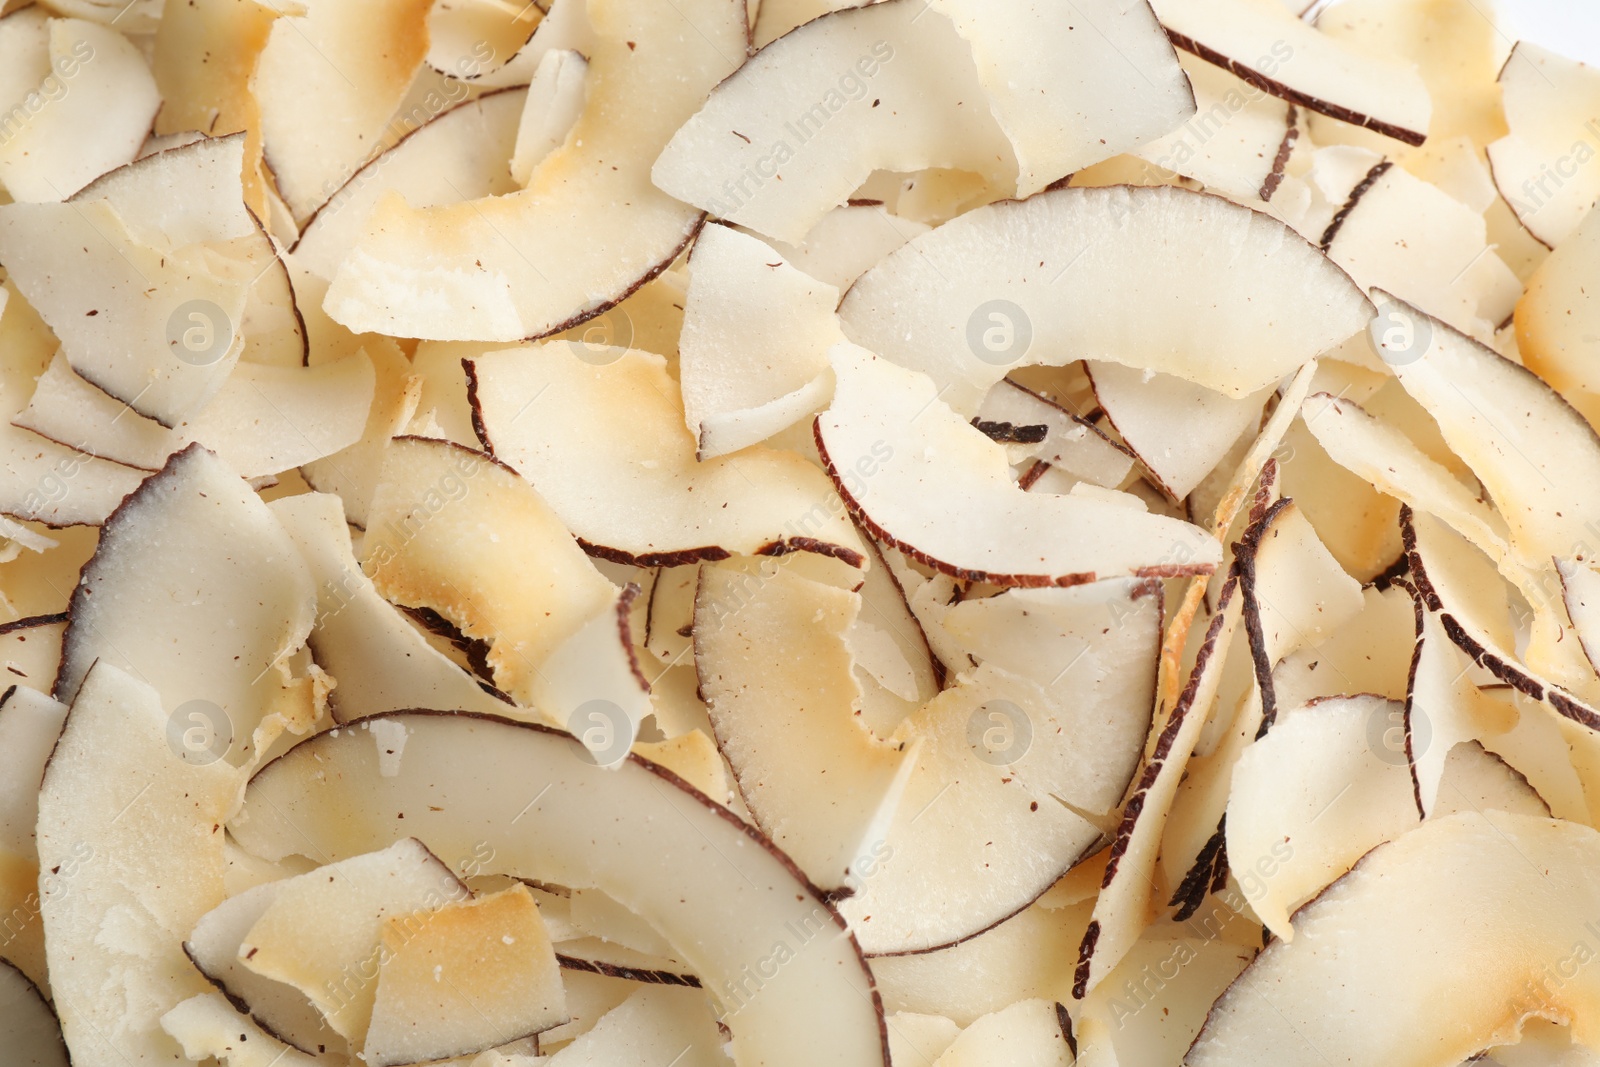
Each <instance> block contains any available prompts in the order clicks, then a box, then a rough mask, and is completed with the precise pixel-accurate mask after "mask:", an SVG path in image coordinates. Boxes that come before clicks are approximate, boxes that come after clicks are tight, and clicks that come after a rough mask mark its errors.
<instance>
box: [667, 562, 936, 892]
mask: <svg viewBox="0 0 1600 1067" xmlns="http://www.w3.org/2000/svg"><path fill="white" fill-rule="evenodd" d="M860 610H861V599H860V597H858V596H857V595H856V594H854V593H850V592H847V591H845V590H842V589H838V588H835V587H833V586H828V585H823V584H821V583H819V582H814V581H811V580H809V579H807V578H804V577H801V576H800V575H798V574H796V573H794V571H793V569H792V568H789V567H784V566H782V565H781V564H778V563H775V562H757V561H748V562H745V563H736V562H730V563H724V564H707V565H705V566H703V567H701V568H700V585H699V592H698V594H697V595H696V598H695V614H694V663H695V669H696V671H697V672H698V675H699V679H700V693H701V695H702V696H703V697H704V699H705V702H706V709H707V711H708V712H709V713H710V716H711V725H712V727H713V729H714V730H715V731H716V737H717V744H718V747H719V748H720V749H721V750H722V752H723V754H724V755H725V756H726V757H727V759H728V762H729V764H731V765H732V767H733V771H734V777H735V778H736V779H737V781H738V783H739V791H740V794H741V795H742V796H743V797H744V800H745V803H746V804H747V805H749V808H750V812H751V814H752V815H754V816H755V820H756V825H758V826H760V827H761V828H762V829H763V830H764V831H765V832H766V833H767V834H769V835H770V836H771V837H772V840H773V842H774V843H775V844H776V845H778V846H779V847H780V848H782V849H783V850H784V851H785V852H786V853H788V854H789V855H790V856H792V857H793V858H794V861H795V863H796V864H797V865H798V866H799V867H800V869H801V870H803V871H805V872H806V874H807V876H808V877H809V878H810V879H811V880H812V881H813V882H815V883H816V884H817V885H819V886H821V887H823V888H824V889H839V888H841V887H844V886H846V885H848V884H850V883H851V881H852V879H855V880H859V879H861V878H863V877H864V876H865V875H866V873H867V872H866V871H865V870H864V868H871V867H874V866H875V865H876V858H875V856H874V855H873V849H874V847H875V846H881V839H882V837H883V834H884V832H885V830H886V829H887V824H888V822H889V819H890V818H891V817H892V815H893V812H894V810H895V806H896V804H897V803H898V801H899V798H900V792H901V790H903V789H904V788H905V785H906V778H907V774H908V773H909V770H910V768H909V766H908V758H909V757H908V756H907V755H906V753H905V751H904V746H903V745H896V744H892V743H890V742H887V741H882V740H879V739H878V738H876V737H874V736H873V735H872V733H871V731H870V730H868V729H867V726H866V724H865V723H864V722H863V721H862V720H861V718H860V708H861V690H860V687H859V685H858V684H857V682H856V680H855V676H854V673H853V667H854V658H853V657H852V655H851V653H850V648H849V645H848V643H847V640H846V637H847V634H848V631H849V629H850V627H851V625H852V624H853V623H854V622H855V621H856V618H857V613H858V612H859V611H860Z"/></svg>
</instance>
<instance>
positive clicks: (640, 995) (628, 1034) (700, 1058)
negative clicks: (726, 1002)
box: [549, 986, 728, 1067]
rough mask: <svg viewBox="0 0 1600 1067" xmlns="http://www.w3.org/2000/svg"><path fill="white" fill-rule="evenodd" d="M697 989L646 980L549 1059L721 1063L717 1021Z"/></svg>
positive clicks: (576, 1066) (595, 1066)
mask: <svg viewBox="0 0 1600 1067" xmlns="http://www.w3.org/2000/svg"><path fill="white" fill-rule="evenodd" d="M703 1001H704V997H703V996H702V995H701V994H700V993H699V992H697V991H693V990H682V989H673V988H671V987H663V986H644V987H642V988H639V989H637V990H635V991H633V992H632V993H630V994H628V996H627V999H626V1000H624V1001H622V1003H620V1004H618V1005H617V1006H616V1007H614V1008H612V1009H611V1010H609V1011H607V1012H606V1013H605V1014H604V1015H602V1016H601V1017H600V1020H599V1021H598V1022H597V1023H596V1024H595V1025H594V1028H593V1029H591V1030H589V1031H587V1032H586V1033H583V1034H580V1035H579V1036H578V1037H577V1039H576V1040H574V1041H573V1042H572V1043H571V1044H570V1045H567V1046H566V1047H565V1048H562V1049H560V1050H558V1051H557V1052H556V1053H555V1054H554V1055H552V1056H551V1057H550V1059H549V1063H550V1065H551V1067H607V1065H609V1064H623V1063H627V1064H633V1063H639V1064H648V1063H671V1062H672V1061H673V1057H674V1056H676V1057H677V1067H721V1065H722V1064H724V1063H726V1062H727V1061H728V1051H727V1046H726V1045H725V1044H724V1038H723V1035H722V1034H721V1033H720V1032H719V1030H718V1021H717V1020H716V1019H715V1018H714V1017H713V1015H712V1013H711V1012H710V1011H709V1010H707V1009H706V1007H705V1006H704V1004H703Z"/></svg>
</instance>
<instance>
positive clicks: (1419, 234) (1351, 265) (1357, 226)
mask: <svg viewBox="0 0 1600 1067" xmlns="http://www.w3.org/2000/svg"><path fill="white" fill-rule="evenodd" d="M1373 173H1374V174H1376V176H1375V177H1372V178H1371V180H1370V181H1367V182H1363V183H1362V186H1361V188H1360V190H1359V195H1358V196H1353V197H1352V198H1351V199H1350V200H1349V201H1348V202H1347V203H1346V204H1345V206H1344V207H1343V208H1342V209H1341V210H1340V211H1339V213H1338V214H1337V215H1336V216H1335V217H1334V220H1333V221H1332V222H1330V224H1329V225H1328V227H1327V229H1326V230H1325V231H1324V232H1323V239H1322V248H1323V250H1324V251H1326V252H1327V253H1328V258H1329V259H1331V260H1333V261H1334V262H1335V263H1337V264H1338V265H1339V266H1341V267H1343V268H1344V270H1345V271H1346V272H1347V273H1348V274H1349V275H1350V277H1351V278H1353V279H1355V282H1356V284H1357V285H1359V286H1360V287H1361V288H1362V290H1363V291H1370V290H1372V289H1374V288H1376V289H1384V290H1389V291H1390V292H1393V293H1397V294H1399V295H1400V296H1401V297H1403V298H1404V299H1405V300H1407V301H1409V302H1410V303H1411V304H1414V305H1415V306H1417V307H1419V308H1421V309H1423V310H1425V311H1427V312H1428V313H1429V314H1431V315H1435V316H1437V317H1438V318H1440V319H1443V320H1444V321H1446V322H1448V323H1450V324H1451V325H1452V326H1454V327H1455V328H1456V329H1458V330H1463V331H1465V332H1467V333H1470V334H1472V335H1473V336H1475V337H1480V338H1484V339H1488V338H1490V337H1492V336H1493V334H1494V329H1495V327H1496V326H1497V325H1499V323H1500V322H1501V321H1503V320H1504V319H1505V318H1506V316H1508V315H1510V314H1511V311H1512V309H1513V308H1514V307H1515V305H1516V302H1517V297H1519V296H1520V295H1521V291H1522V285H1521V283H1520V282H1519V281H1518V280H1517V276H1516V275H1515V274H1513V273H1512V272H1511V268H1509V267H1507V266H1506V265H1505V263H1504V262H1503V261H1502V260H1501V259H1500V257H1499V256H1497V255H1495V254H1494V251H1493V250H1492V249H1491V248H1490V246H1489V243H1488V229H1487V227H1486V225H1485V224H1484V221H1483V215H1482V214H1481V213H1479V212H1477V211H1474V210H1473V209H1472V208H1470V207H1468V206H1467V205H1465V204H1463V203H1461V201H1459V200H1457V199H1456V198H1455V197H1453V196H1450V195H1449V194H1448V193H1446V192H1444V191H1443V190H1441V189H1439V188H1438V187H1437V186H1435V185H1432V184H1430V183H1429V182H1426V181H1423V180H1422V179H1421V178H1418V177H1415V176H1414V175H1412V174H1411V173H1410V172H1408V171H1407V170H1405V169H1404V168H1402V167H1393V166H1383V169H1382V171H1381V173H1380V172H1377V171H1376V170H1374V172H1373ZM1388 310H1389V309H1388V308H1386V307H1385V308H1383V309H1381V311H1380V314H1382V313H1384V312H1387V311H1388ZM1385 336H1387V333H1385ZM1386 353H1387V354H1386ZM1379 355H1380V356H1382V357H1383V358H1384V359H1385V360H1386V361H1389V362H1400V361H1403V360H1405V359H1407V358H1408V357H1409V356H1410V355H1411V353H1409V352H1404V351H1393V352H1389V351H1388V350H1387V349H1386V350H1385V351H1383V352H1379Z"/></svg>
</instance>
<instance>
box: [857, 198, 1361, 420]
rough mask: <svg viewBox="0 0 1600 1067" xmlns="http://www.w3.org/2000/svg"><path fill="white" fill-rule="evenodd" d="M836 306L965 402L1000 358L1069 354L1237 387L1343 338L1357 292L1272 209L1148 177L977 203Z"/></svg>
mask: <svg viewBox="0 0 1600 1067" xmlns="http://www.w3.org/2000/svg"><path fill="white" fill-rule="evenodd" d="M1022 235H1027V236H1026V237H1024V236H1022ZM958 286H959V288H958ZM1290 307H1293V308H1296V309H1297V311H1296V313H1295V314H1293V315H1290V314H1287V313H1286V309H1287V308H1290ZM839 313H840V318H841V320H842V321H843V323H844V328H845V333H846V334H848V335H849V336H850V338H851V339H852V340H854V341H855V342H856V343H858V344H860V345H862V346H864V347H866V348H868V349H870V350H872V351H874V352H876V353H878V354H879V355H881V356H884V357H886V358H888V359H891V360H893V361H895V362H896V363H899V364H901V365H902V366H905V367H909V368H911V369H913V370H920V371H923V372H925V373H927V374H928V375H929V376H930V377H931V378H932V379H933V381H934V385H935V386H937V387H939V388H940V389H942V390H943V393H942V397H943V399H944V400H945V402H946V403H948V404H950V405H951V406H952V407H953V408H955V409H956V411H958V412H960V413H963V414H971V413H972V412H973V411H975V410H976V408H977V405H978V403H979V401H980V400H981V398H982V396H983V393H984V392H986V391H987V390H988V389H989V387H990V386H992V385H993V384H994V383H995V382H997V381H999V380H1000V379H1001V378H1002V377H1004V376H1005V374H1006V373H1007V371H1008V370H1010V369H1012V368H1015V367H1018V366H1024V365H1027V364H1035V363H1043V364H1049V365H1060V364H1062V363H1065V362H1068V361H1070V360H1075V359H1098V360H1107V361H1110V362H1115V363H1121V364H1125V365H1127V366H1132V367H1136V368H1139V369H1141V370H1151V371H1156V372H1158V373H1163V374H1172V375H1176V376H1177V377H1180V378H1184V379H1186V380H1188V381H1191V382H1193V383H1195V384H1196V385H1201V386H1204V387H1206V388H1208V389H1213V390H1216V391H1217V392H1221V393H1224V394H1226V395H1228V396H1233V397H1245V396H1249V395H1250V394H1252V393H1255V392H1257V391H1258V390H1260V389H1263V388H1265V387H1266V386H1268V385H1275V384H1277V383H1278V381H1279V380H1280V379H1281V378H1283V376H1284V375H1286V374H1288V373H1289V372H1291V371H1293V370H1294V369H1295V368H1296V367H1299V366H1300V365H1301V364H1303V363H1305V362H1306V360H1308V359H1310V358H1312V357H1313V356H1316V355H1317V354H1318V353H1320V352H1323V351H1326V350H1328V349H1330V348H1333V347H1334V346H1335V345H1338V344H1339V343H1340V342H1342V341H1344V340H1345V339H1346V338H1349V337H1351V336H1353V335H1354V334H1355V333H1356V332H1357V331H1359V330H1360V329H1362V327H1363V325H1364V324H1365V322H1366V320H1367V318H1368V317H1369V316H1370V314H1371V305H1370V304H1369V303H1368V302H1367V300H1366V298H1365V297H1363V296H1362V295H1361V293H1360V292H1359V291H1358V290H1357V289H1356V288H1355V286H1354V284H1353V283H1352V282H1351V281H1350V279H1349V278H1348V277H1347V276H1346V275H1345V274H1344V273H1343V272H1342V271H1340V270H1339V269H1338V268H1337V267H1335V266H1334V265H1333V264H1331V263H1329V262H1328V261H1327V259H1326V258H1324V257H1323V256H1321V255H1319V254H1318V253H1317V252H1316V250H1315V249H1313V248H1312V247H1311V246H1310V245H1308V244H1306V243H1305V242H1304V241H1302V240H1300V239H1298V238H1296V237H1294V236H1293V234H1292V232H1291V231H1290V230H1289V229H1288V228H1287V227H1285V226H1284V225H1283V224H1282V223H1280V222H1278V221H1277V220H1275V219H1272V218H1270V217H1268V216H1266V215H1262V214H1258V213H1256V212H1254V211H1251V210H1250V209H1249V208H1246V207H1241V206H1239V205H1238V204H1234V203H1231V202H1229V201H1227V200H1223V199H1222V198H1221V197H1216V196H1206V195H1203V194H1197V193H1191V192H1187V191H1185V190H1182V189H1176V188H1172V187H1167V186H1161V187H1154V188H1124V187H1114V188H1104V189H1059V190H1053V191H1051V192H1046V193H1042V194H1040V195H1038V196H1035V197H1031V198H1030V199H1028V200H1024V201H1021V202H1002V203H998V204H992V205H990V206H988V207H983V208H978V209H976V210H974V211H971V212H968V213H967V214H965V215H963V216H961V217H960V218H958V219H955V220H952V221H951V222H948V223H946V224H945V225H943V226H941V227H939V229H937V230H935V231H934V232H932V233H928V234H925V235H924V236H922V237H920V238H918V239H917V240H915V241H912V242H911V243H909V244H907V245H906V246H905V247H904V248H902V249H900V250H899V251H897V252H894V253H892V254H891V255H890V256H888V257H887V258H886V259H885V260H884V261H883V262H882V263H880V264H879V265H878V266H876V267H874V268H873V269H872V270H870V271H868V272H867V273H866V274H864V275H862V276H861V278H860V280H859V281H857V282H856V284H855V285H854V287H852V288H851V290H850V292H849V293H848V294H847V295H846V296H845V299H844V303H843V304H842V305H841V307H840V309H839Z"/></svg>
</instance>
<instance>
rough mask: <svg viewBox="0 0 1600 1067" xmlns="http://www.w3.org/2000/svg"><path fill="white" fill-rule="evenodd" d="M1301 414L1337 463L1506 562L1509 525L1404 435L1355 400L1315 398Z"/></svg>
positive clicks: (1307, 401)
mask: <svg viewBox="0 0 1600 1067" xmlns="http://www.w3.org/2000/svg"><path fill="white" fill-rule="evenodd" d="M1301 414H1302V417H1303V418H1304V419H1305V424H1306V427H1307V428H1308V429H1309V430H1310V431H1311V433H1312V434H1313V435H1315V436H1316V439H1317V442H1318V443H1319V444H1321V445H1322V447H1323V448H1324V449H1326V450H1327V453H1328V455H1329V456H1331V457H1332V458H1333V460H1334V461H1335V462H1336V463H1338V464H1340V465H1341V466H1343V467H1345V468H1347V469H1348V470H1351V471H1353V472H1355V473H1356V474H1358V475H1360V476H1361V477H1362V478H1364V479H1366V480H1367V481H1369V482H1371V483H1372V484H1373V485H1374V486H1376V487H1377V488H1378V489H1380V490H1382V491H1383V492H1385V493H1388V494H1389V495H1390V496H1393V497H1396V498H1398V499H1399V500H1402V501H1404V502H1405V503H1406V504H1409V505H1410V506H1411V507H1413V508H1415V509H1416V510H1418V511H1425V512H1427V513H1428V514H1430V515H1433V516H1435V517H1436V518H1439V519H1441V520H1442V521H1444V522H1446V523H1448V524H1449V525H1450V528H1451V529H1453V530H1455V531H1456V532H1457V533H1459V534H1461V535H1462V536H1463V537H1466V538H1467V539H1469V540H1470V541H1471V542H1472V543H1473V544H1475V545H1477V546H1478V547H1479V548H1480V549H1482V550H1483V551H1484V552H1486V553H1488V554H1489V555H1490V556H1491V557H1493V558H1495V559H1497V560H1498V559H1504V558H1505V557H1506V555H1507V553H1508V552H1509V551H1510V548H1509V545H1508V544H1507V541H1508V539H1509V536H1510V535H1509V532H1508V531H1507V529H1506V522H1505V520H1504V519H1503V518H1501V517H1500V515H1499V514H1498V513H1497V512H1496V511H1495V510H1494V509H1493V508H1492V507H1490V506H1489V505H1488V504H1486V503H1484V502H1483V501H1482V500H1481V499H1479V498H1478V496H1477V494H1475V493H1474V492H1473V491H1472V490H1471V489H1469V488H1467V487H1466V486H1464V485H1462V484H1461V482H1460V480H1459V479H1457V478H1456V476H1455V475H1454V474H1452V473H1451V472H1450V471H1449V469H1448V468H1446V467H1445V466H1443V465H1442V464H1440V463H1437V462H1435V461H1434V460H1433V459H1432V458H1430V457H1429V456H1428V455H1427V454H1426V453H1424V452H1423V451H1422V450H1421V449H1420V448H1418V447H1417V446H1416V445H1415V444H1414V443H1413V442H1412V441H1411V439H1410V438H1409V437H1407V436H1406V435H1405V434H1404V433H1403V432H1402V431H1401V430H1399V429H1397V428H1396V427H1394V426H1393V425H1391V424H1389V423H1386V422H1381V421H1379V420H1378V419H1376V418H1374V417H1373V416H1372V415H1371V414H1369V413H1368V412H1367V411H1366V410H1365V409H1364V408H1362V407H1361V405H1359V404H1357V403H1355V402H1354V401H1351V400H1346V399H1343V398H1340V397H1336V396H1333V395H1331V394H1329V393H1314V394H1312V395H1311V396H1310V397H1308V398H1307V399H1306V402H1305V404H1303V405H1302V406H1301ZM1508 562H1509V561H1508Z"/></svg>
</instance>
